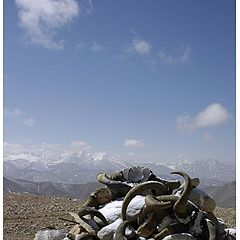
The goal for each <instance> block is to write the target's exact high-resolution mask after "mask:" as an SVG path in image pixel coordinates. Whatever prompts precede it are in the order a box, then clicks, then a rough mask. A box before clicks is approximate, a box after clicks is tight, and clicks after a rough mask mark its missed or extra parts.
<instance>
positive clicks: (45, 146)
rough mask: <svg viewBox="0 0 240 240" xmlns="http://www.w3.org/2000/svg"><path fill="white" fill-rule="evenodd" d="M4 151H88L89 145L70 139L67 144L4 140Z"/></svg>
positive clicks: (61, 152)
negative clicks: (26, 142)
mask: <svg viewBox="0 0 240 240" xmlns="http://www.w3.org/2000/svg"><path fill="white" fill-rule="evenodd" d="M3 148H4V153H9V154H18V153H21V152H38V151H41V152H42V151H45V150H49V151H50V152H54V153H56V154H64V153H74V152H78V151H88V150H90V148H91V146H90V144H89V143H88V142H86V141H82V140H81V141H72V142H70V143H69V144H67V145H62V144H51V143H40V144H16V143H9V142H4V144H3Z"/></svg>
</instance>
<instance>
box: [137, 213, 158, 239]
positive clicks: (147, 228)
mask: <svg viewBox="0 0 240 240" xmlns="http://www.w3.org/2000/svg"><path fill="white" fill-rule="evenodd" d="M157 224H158V219H157V216H156V213H155V212H151V213H150V215H149V216H148V218H147V220H146V221H145V222H143V223H142V224H141V225H140V226H139V227H138V229H137V234H139V235H140V236H141V237H144V238H149V237H150V236H151V235H152V234H153V233H154V231H155V230H156V226H157Z"/></svg>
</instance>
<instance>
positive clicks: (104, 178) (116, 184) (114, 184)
mask: <svg viewBox="0 0 240 240" xmlns="http://www.w3.org/2000/svg"><path fill="white" fill-rule="evenodd" d="M110 178H111V177H110ZM97 180H98V181H99V182H100V183H102V184H105V185H107V186H108V187H109V188H110V189H111V192H112V193H113V194H115V195H116V196H125V195H126V194H127V193H128V191H129V190H130V189H131V188H132V187H131V186H129V185H128V184H126V183H125V182H121V181H116V180H111V179H109V178H108V175H107V174H105V173H99V174H98V175H97Z"/></svg>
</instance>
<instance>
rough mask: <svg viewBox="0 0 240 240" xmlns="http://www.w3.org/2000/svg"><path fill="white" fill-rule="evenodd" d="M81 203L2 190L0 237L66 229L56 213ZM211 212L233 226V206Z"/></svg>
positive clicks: (25, 236) (24, 239)
mask: <svg viewBox="0 0 240 240" xmlns="http://www.w3.org/2000/svg"><path fill="white" fill-rule="evenodd" d="M81 203H82V201H81V200H77V199H72V198H57V197H46V196H35V195H28V194H15V193H7V194H4V199H3V204H4V215H3V220H4V228H3V234H4V238H3V239H5V240H11V239H15V240H17V239H19V240H30V239H31V240H32V239H34V235H35V233H36V232H37V231H38V230H42V229H44V228H56V229H63V228H64V229H66V230H69V229H70V228H71V227H72V226H73V225H74V223H70V222H66V221H63V220H60V219H59V217H63V218H68V219H71V217H70V216H69V215H68V212H69V211H77V209H78V208H79V207H80V206H81ZM215 214H216V216H217V217H220V218H222V219H223V220H224V221H225V223H226V225H227V226H228V227H234V226H236V218H235V214H236V209H235V208H217V209H216V210H215Z"/></svg>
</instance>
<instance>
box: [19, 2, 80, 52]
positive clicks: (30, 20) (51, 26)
mask: <svg viewBox="0 0 240 240" xmlns="http://www.w3.org/2000/svg"><path fill="white" fill-rule="evenodd" d="M15 3H16V5H17V8H18V11H19V12H18V18H19V25H20V27H21V28H22V29H23V31H24V33H25V36H26V38H27V40H28V41H29V42H30V43H34V44H38V45H41V46H43V47H45V48H47V49H54V50H58V49H63V48H64V44H63V42H64V41H63V39H58V34H57V30H58V29H60V28H62V27H64V26H66V25H68V24H69V23H70V22H71V21H72V20H73V18H74V17H76V16H78V14H79V6H78V2H77V1H76V0H58V1H55V0H37V1H32V0H15Z"/></svg>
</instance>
